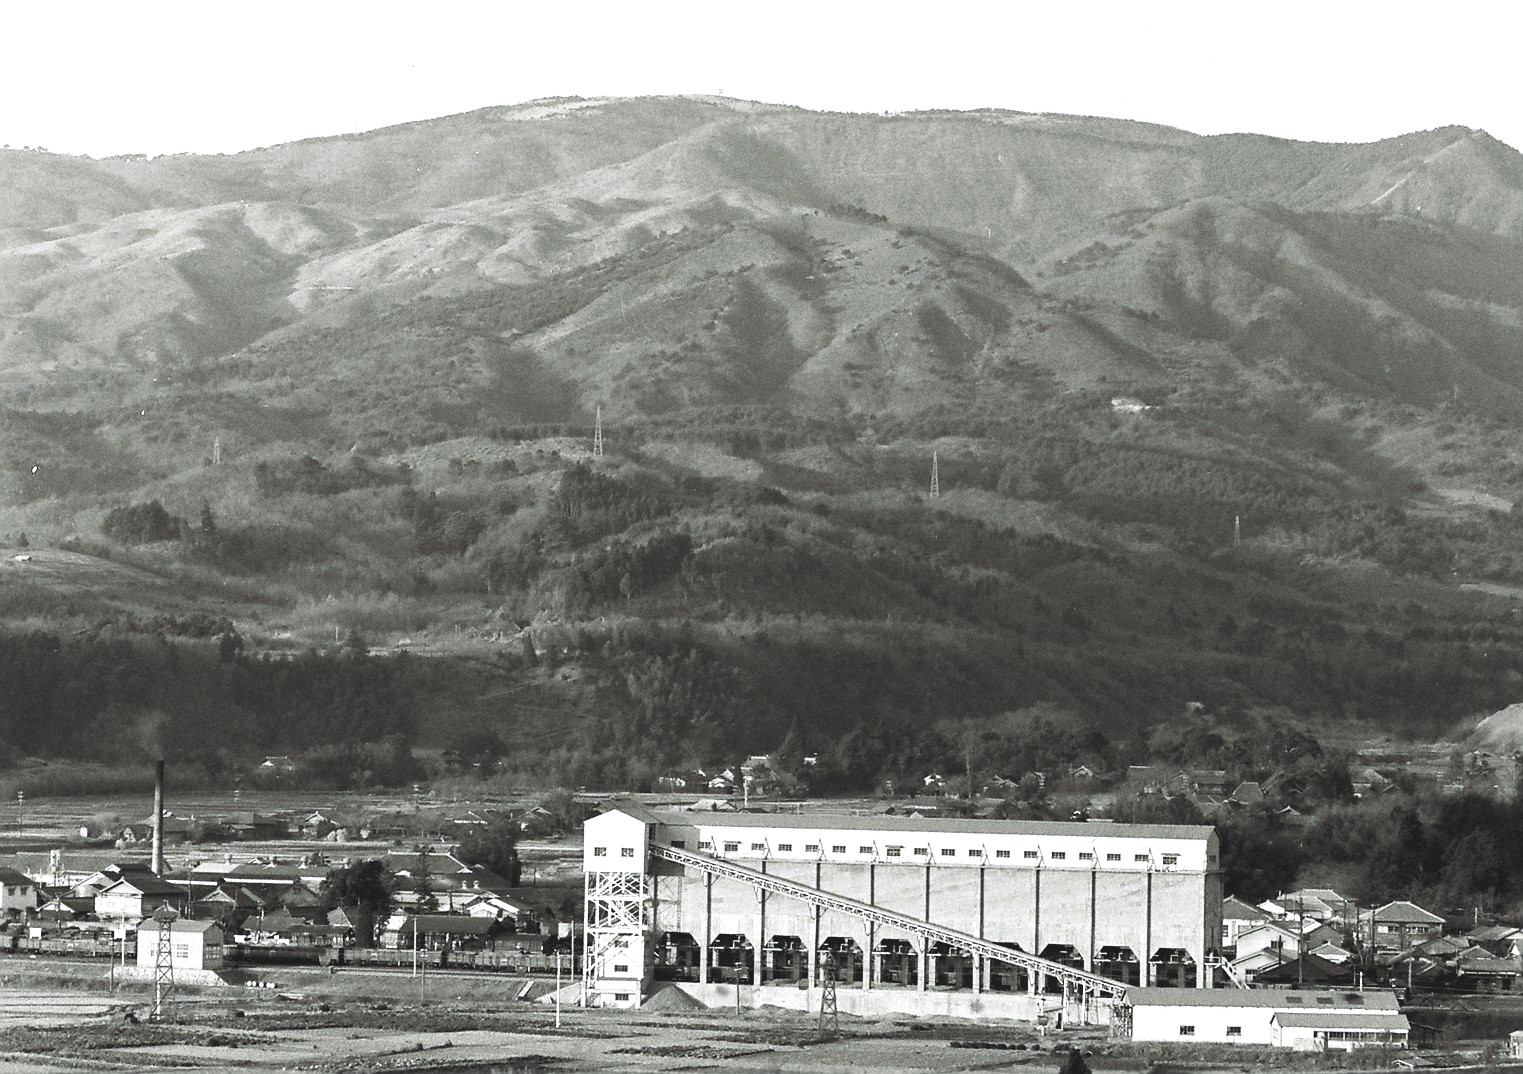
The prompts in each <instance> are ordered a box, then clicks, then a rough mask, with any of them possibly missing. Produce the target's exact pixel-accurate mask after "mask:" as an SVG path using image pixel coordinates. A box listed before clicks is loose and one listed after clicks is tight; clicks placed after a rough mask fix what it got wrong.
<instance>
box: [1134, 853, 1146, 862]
mask: <svg viewBox="0 0 1523 1074" xmlns="http://www.w3.org/2000/svg"><path fill="white" fill-rule="evenodd" d="M1132 860H1133V861H1147V860H1148V856H1147V855H1146V854H1133V855H1132Z"/></svg>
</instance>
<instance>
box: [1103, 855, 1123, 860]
mask: <svg viewBox="0 0 1523 1074" xmlns="http://www.w3.org/2000/svg"><path fill="white" fill-rule="evenodd" d="M1105 860H1106V861H1120V860H1121V855H1120V854H1107V855H1106V856H1105Z"/></svg>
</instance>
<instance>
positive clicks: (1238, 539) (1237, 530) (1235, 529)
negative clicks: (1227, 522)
mask: <svg viewBox="0 0 1523 1074" xmlns="http://www.w3.org/2000/svg"><path fill="white" fill-rule="evenodd" d="M1242 543H1243V516H1242V515H1233V516H1232V547H1233V548H1236V547H1238V546H1239V545H1241V544H1242Z"/></svg>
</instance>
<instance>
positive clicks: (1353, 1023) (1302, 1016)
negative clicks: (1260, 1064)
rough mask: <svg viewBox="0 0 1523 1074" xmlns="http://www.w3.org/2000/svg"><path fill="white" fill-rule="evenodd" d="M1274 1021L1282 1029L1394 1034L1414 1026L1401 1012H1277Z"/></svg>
mask: <svg viewBox="0 0 1523 1074" xmlns="http://www.w3.org/2000/svg"><path fill="white" fill-rule="evenodd" d="M1273 1021H1274V1023H1275V1024H1276V1025H1278V1026H1281V1027H1286V1028H1288V1027H1291V1026H1294V1027H1296V1028H1298V1029H1384V1030H1387V1031H1389V1032H1393V1033H1405V1032H1408V1031H1409V1030H1410V1029H1411V1028H1412V1026H1411V1023H1409V1022H1408V1021H1407V1016H1406V1015H1404V1014H1402V1013H1400V1012H1399V1011H1396V1012H1392V1013H1390V1014H1370V1013H1367V1012H1363V1011H1276V1012H1275V1015H1274V1018H1273Z"/></svg>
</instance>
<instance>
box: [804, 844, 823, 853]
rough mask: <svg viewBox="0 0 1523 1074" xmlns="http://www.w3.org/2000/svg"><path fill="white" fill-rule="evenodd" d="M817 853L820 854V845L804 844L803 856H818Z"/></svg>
mask: <svg viewBox="0 0 1523 1074" xmlns="http://www.w3.org/2000/svg"><path fill="white" fill-rule="evenodd" d="M819 852H820V844H818V843H805V844H804V853H805V854H818V853H819Z"/></svg>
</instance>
